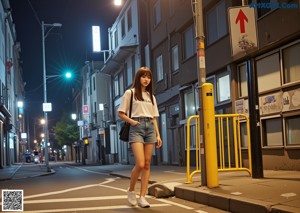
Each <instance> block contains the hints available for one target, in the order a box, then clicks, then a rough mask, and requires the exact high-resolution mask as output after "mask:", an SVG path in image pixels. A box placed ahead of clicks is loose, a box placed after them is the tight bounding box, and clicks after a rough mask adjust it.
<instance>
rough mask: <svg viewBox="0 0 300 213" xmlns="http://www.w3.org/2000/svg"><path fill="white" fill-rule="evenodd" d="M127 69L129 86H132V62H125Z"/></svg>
mask: <svg viewBox="0 0 300 213" xmlns="http://www.w3.org/2000/svg"><path fill="white" fill-rule="evenodd" d="M125 70H126V73H127V86H130V85H131V84H132V80H133V78H132V75H133V74H132V67H131V63H126V64H125Z"/></svg>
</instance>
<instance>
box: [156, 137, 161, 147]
mask: <svg viewBox="0 0 300 213" xmlns="http://www.w3.org/2000/svg"><path fill="white" fill-rule="evenodd" d="M156 139H157V142H156V148H160V147H161V146H162V140H161V138H160V136H157V137H156Z"/></svg>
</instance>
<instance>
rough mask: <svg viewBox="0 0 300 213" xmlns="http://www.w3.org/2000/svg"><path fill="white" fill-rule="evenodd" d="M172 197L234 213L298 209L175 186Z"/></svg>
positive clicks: (276, 212) (290, 212)
mask: <svg viewBox="0 0 300 213" xmlns="http://www.w3.org/2000/svg"><path fill="white" fill-rule="evenodd" d="M174 195H175V196H176V197H177V198H180V199H183V200H188V201H191V202H195V203H200V204H203V205H208V206H211V207H214V208H217V209H222V210H224V211H228V212H235V213H253V212H255V213H297V212H298V213H299V209H297V208H294V207H289V206H284V205H281V204H280V203H278V204H274V203H270V202H266V201H258V200H253V199H250V198H243V197H236V196H234V195H224V194H220V193H215V192H211V191H208V188H206V187H202V188H198V189H197V191H195V190H193V189H189V188H187V187H184V186H175V189H174Z"/></svg>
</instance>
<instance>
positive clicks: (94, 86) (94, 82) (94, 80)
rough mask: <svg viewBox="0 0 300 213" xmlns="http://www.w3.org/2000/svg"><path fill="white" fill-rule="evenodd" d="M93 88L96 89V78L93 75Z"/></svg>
mask: <svg viewBox="0 0 300 213" xmlns="http://www.w3.org/2000/svg"><path fill="white" fill-rule="evenodd" d="M93 90H94V91H95V90H96V78H95V76H93Z"/></svg>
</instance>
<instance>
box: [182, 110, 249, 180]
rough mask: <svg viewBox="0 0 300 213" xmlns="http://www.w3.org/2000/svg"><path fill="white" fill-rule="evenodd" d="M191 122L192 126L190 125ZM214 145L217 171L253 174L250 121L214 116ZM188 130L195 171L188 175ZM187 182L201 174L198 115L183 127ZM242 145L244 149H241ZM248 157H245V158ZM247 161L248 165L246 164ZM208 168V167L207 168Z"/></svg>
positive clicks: (231, 116)
mask: <svg viewBox="0 0 300 213" xmlns="http://www.w3.org/2000/svg"><path fill="white" fill-rule="evenodd" d="M192 121H194V122H193V124H191V123H192ZM215 121H216V139H217V140H216V142H217V150H216V152H217V156H218V171H219V172H223V171H247V172H248V173H249V174H250V175H252V160H251V144H250V126H249V119H248V117H247V116H246V115H243V114H217V115H215ZM191 129H193V130H194V133H195V134H193V139H194V141H195V147H194V148H195V170H194V171H192V172H191V139H192V137H191ZM186 133H187V134H186V157H187V161H186V162H187V169H186V172H187V174H186V175H187V177H186V178H187V183H191V182H192V177H193V176H194V175H195V174H197V173H200V172H201V149H202V148H201V149H200V125H199V116H198V115H193V116H190V117H189V118H188V120H187V125H186ZM242 144H243V147H242ZM247 155H248V156H247ZM247 159H248V165H246V164H247V163H246V162H247ZM207 169H209V168H207Z"/></svg>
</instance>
